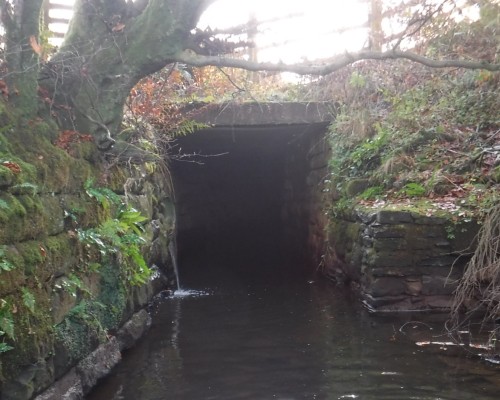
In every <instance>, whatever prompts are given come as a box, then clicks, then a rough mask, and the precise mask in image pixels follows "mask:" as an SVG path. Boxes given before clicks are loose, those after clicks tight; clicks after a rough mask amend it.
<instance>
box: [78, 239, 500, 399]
mask: <svg viewBox="0 0 500 400" xmlns="http://www.w3.org/2000/svg"><path fill="white" fill-rule="evenodd" d="M265 247H266V246H262V248H260V249H257V251H256V252H255V247H253V250H254V251H253V252H249V251H247V250H248V249H247V250H245V249H240V248H235V247H231V245H229V246H227V248H229V249H230V250H228V251H227V252H225V253H223V254H217V253H216V252H209V253H211V254H199V255H198V256H197V257H194V256H190V255H185V256H184V257H183V258H182V259H181V263H180V264H181V265H180V270H181V275H182V283H183V287H186V288H189V289H193V290H199V291H203V292H208V293H209V295H203V296H196V295H191V296H184V297H173V298H169V299H166V300H164V301H162V302H160V303H158V304H157V305H156V306H155V307H154V310H153V320H154V322H153V326H152V328H151V331H150V332H149V333H148V335H147V336H146V337H145V338H144V339H143V340H142V341H141V342H140V343H139V344H138V346H137V347H136V348H134V349H132V350H131V351H129V352H128V353H126V354H125V357H124V360H123V362H122V363H121V364H120V365H119V366H118V367H117V368H116V370H115V371H114V373H113V374H112V375H111V376H110V377H109V378H107V379H106V380H105V381H104V382H103V383H102V384H100V385H99V386H98V387H97V388H96V390H95V391H94V392H93V393H91V395H89V396H88V399H89V400H104V399H106V400H111V399H127V400H137V399H143V400H160V399H175V400H181V399H185V400H197V399H206V400H210V399H213V400H222V399H225V400H237V399H282V400H285V399H287V400H291V399H296V400H298V399H364V400H370V399H380V400H382V399H384V400H385V399H419V400H423V399H449V400H461V399H463V400H466V399H467V400H470V399H474V400H481V399H484V400H486V399H499V398H500V369H498V368H496V367H495V366H492V365H487V364H485V363H483V362H481V361H479V360H477V359H471V358H470V357H467V356H466V355H467V353H466V352H465V351H463V350H459V351H449V350H447V351H445V350H443V349H444V348H445V347H446V348H448V345H442V346H427V347H419V346H417V345H416V344H415V341H417V340H429V341H436V342H437V341H447V340H448V339H447V338H446V337H445V336H440V329H441V328H440V327H441V326H442V325H441V324H442V321H433V318H437V317H429V316H409V315H407V316H404V317H401V318H399V317H396V316H386V317H380V316H379V317H377V316H374V315H371V314H369V313H368V312H367V311H366V310H364V309H363V308H362V307H361V306H360V304H359V302H358V301H357V300H356V299H354V298H353V297H352V295H350V294H349V292H346V291H345V290H342V289H341V288H336V287H333V286H331V285H330V284H327V283H324V282H321V281H319V280H318V279H317V278H316V277H315V276H314V274H312V273H311V274H308V273H306V272H304V268H301V265H300V263H299V262H296V261H293V259H292V260H290V259H288V260H287V259H285V258H284V257H283V256H282V255H280V253H281V254H283V253H282V252H281V251H275V252H271V253H270V252H268V251H266V249H265ZM268 247H272V245H268ZM267 250H269V248H268V249H267ZM249 254H254V256H250V255H249ZM269 254H274V255H273V256H272V257H271V256H269ZM296 264H299V265H296ZM422 318H423V319H422ZM417 319H422V321H425V324H424V323H418V322H415V321H417ZM410 321H411V322H410ZM432 325H434V326H435V328H434V329H433V330H430V327H431V326H432ZM400 328H401V331H402V332H400ZM455 350H456V349H455Z"/></svg>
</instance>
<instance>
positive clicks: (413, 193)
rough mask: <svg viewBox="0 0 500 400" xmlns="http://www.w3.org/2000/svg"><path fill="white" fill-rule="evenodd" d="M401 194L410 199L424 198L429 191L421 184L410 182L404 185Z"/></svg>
mask: <svg viewBox="0 0 500 400" xmlns="http://www.w3.org/2000/svg"><path fill="white" fill-rule="evenodd" d="M401 192H402V193H404V194H405V195H406V196H408V197H422V196H424V195H425V194H426V192H427V190H426V189H425V187H423V186H422V185H421V184H420V183H415V182H409V183H407V184H406V185H404V187H403V189H401Z"/></svg>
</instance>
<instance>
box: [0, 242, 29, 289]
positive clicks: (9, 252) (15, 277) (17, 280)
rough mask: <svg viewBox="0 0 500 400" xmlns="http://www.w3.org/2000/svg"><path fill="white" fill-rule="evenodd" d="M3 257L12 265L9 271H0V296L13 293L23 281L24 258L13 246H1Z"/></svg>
mask: <svg viewBox="0 0 500 400" xmlns="http://www.w3.org/2000/svg"><path fill="white" fill-rule="evenodd" d="M2 250H3V259H5V260H6V261H8V262H9V263H10V264H12V265H14V269H12V270H11V271H2V272H1V273H0V297H4V296H5V295H7V294H11V293H13V292H14V291H15V290H17V289H18V288H19V287H20V286H21V285H22V284H23V283H24V282H25V274H24V260H23V259H22V257H21V256H20V255H19V253H18V252H17V250H16V248H15V247H14V246H2Z"/></svg>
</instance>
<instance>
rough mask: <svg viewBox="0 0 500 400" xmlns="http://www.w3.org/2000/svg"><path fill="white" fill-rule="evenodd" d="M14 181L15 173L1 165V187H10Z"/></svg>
mask: <svg viewBox="0 0 500 400" xmlns="http://www.w3.org/2000/svg"><path fill="white" fill-rule="evenodd" d="M14 180H15V175H14V173H13V172H12V171H11V170H10V169H9V168H7V167H4V166H3V165H0V187H4V186H10V185H12V183H13V182H14Z"/></svg>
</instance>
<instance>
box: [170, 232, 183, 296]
mask: <svg viewBox="0 0 500 400" xmlns="http://www.w3.org/2000/svg"><path fill="white" fill-rule="evenodd" d="M168 251H169V253H170V257H171V258H172V265H173V266H174V274H175V282H176V283H177V291H180V290H181V282H180V280H179V266H178V265H177V249H176V246H175V241H174V240H171V241H170V243H169V244H168Z"/></svg>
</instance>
